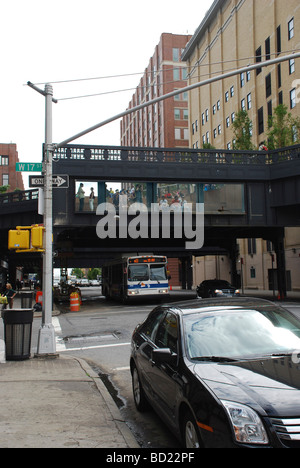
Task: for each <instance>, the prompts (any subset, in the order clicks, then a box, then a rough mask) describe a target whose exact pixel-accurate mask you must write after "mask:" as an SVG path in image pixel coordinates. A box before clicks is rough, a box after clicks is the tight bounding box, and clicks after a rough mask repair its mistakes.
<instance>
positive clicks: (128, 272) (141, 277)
mask: <svg viewBox="0 0 300 468" xmlns="http://www.w3.org/2000/svg"><path fill="white" fill-rule="evenodd" d="M102 294H103V295H104V296H106V297H107V298H114V299H119V300H121V301H123V302H127V301H128V300H129V299H137V298H141V299H143V298H155V297H157V298H166V299H167V298H168V296H169V284H168V273H167V257H165V256H155V255H143V256H134V257H124V258H121V259H119V260H114V261H111V262H110V263H107V264H106V265H104V266H103V267H102Z"/></svg>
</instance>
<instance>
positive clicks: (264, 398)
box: [130, 298, 300, 448]
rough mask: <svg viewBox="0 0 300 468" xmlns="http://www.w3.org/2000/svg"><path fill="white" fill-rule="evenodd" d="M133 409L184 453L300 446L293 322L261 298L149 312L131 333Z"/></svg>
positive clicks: (297, 337)
mask: <svg viewBox="0 0 300 468" xmlns="http://www.w3.org/2000/svg"><path fill="white" fill-rule="evenodd" d="M130 368H131V374H132V385H133V395H134V400H135V404H136V407H137V409H138V410H140V411H143V410H145V409H147V407H148V405H149V403H150V405H151V406H152V407H153V408H154V409H155V410H156V412H157V413H158V414H159V415H160V417H161V418H162V419H163V420H164V422H165V423H166V424H167V425H168V426H169V428H170V429H171V430H172V431H173V432H174V433H175V435H176V436H177V437H178V438H179V439H180V440H181V441H182V443H183V445H184V446H185V447H187V448H196V447H199V448H200V447H207V448H226V447H232V448H233V447H274V448H276V447H278V448H280V447H282V448H284V447H296V448H300V321H299V320H298V319H297V318H296V317H295V316H293V315H292V314H291V313H290V312H288V311H287V310H286V309H284V308H282V307H279V306H277V305H275V304H273V303H272V302H269V301H264V300H261V299H250V298H236V299H220V298H215V299H210V300H206V301H205V300H196V301H190V302H186V303H184V304H173V305H172V304H171V305H168V306H159V307H156V308H155V309H154V310H153V311H152V312H151V313H150V314H149V316H148V317H147V319H146V320H145V321H144V322H143V323H142V324H141V325H139V326H138V327H137V328H136V329H135V331H134V333H133V336H132V349H131V358H130Z"/></svg>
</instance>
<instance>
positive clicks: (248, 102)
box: [247, 93, 252, 110]
mask: <svg viewBox="0 0 300 468" xmlns="http://www.w3.org/2000/svg"><path fill="white" fill-rule="evenodd" d="M251 108H252V99H251V93H249V94H248V95H247V109H248V110H250V109H251Z"/></svg>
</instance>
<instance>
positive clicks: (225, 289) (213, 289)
mask: <svg viewBox="0 0 300 468" xmlns="http://www.w3.org/2000/svg"><path fill="white" fill-rule="evenodd" d="M197 295H198V297H219V296H226V297H232V296H240V295H241V294H240V290H239V289H236V288H235V287H234V286H231V284H230V283H228V281H224V280H206V281H202V283H201V284H200V285H199V286H197Z"/></svg>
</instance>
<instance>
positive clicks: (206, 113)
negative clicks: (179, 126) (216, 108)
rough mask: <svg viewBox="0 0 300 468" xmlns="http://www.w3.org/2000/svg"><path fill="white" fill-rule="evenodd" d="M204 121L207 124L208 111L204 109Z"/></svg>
mask: <svg viewBox="0 0 300 468" xmlns="http://www.w3.org/2000/svg"><path fill="white" fill-rule="evenodd" d="M205 120H206V122H208V109H206V111H205Z"/></svg>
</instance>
